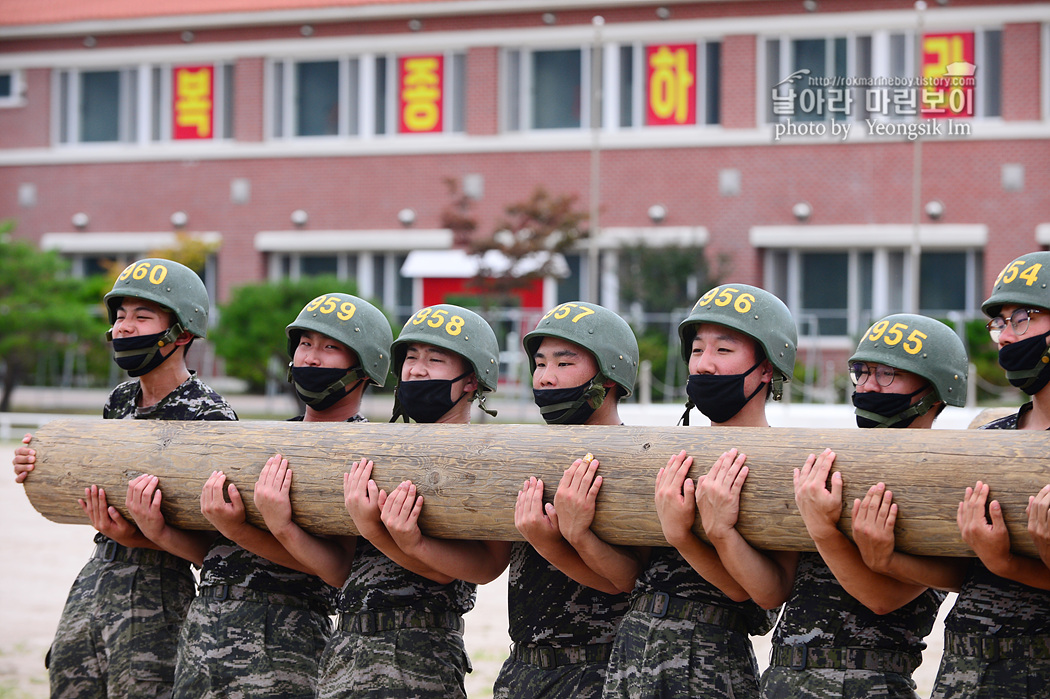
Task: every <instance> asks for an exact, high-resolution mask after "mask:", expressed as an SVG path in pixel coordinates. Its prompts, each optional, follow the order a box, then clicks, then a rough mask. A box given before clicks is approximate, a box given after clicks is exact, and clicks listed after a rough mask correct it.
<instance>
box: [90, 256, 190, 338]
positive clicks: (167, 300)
mask: <svg viewBox="0 0 1050 699" xmlns="http://www.w3.org/2000/svg"><path fill="white" fill-rule="evenodd" d="M124 297H130V298H135V299H145V300H147V301H153V302H154V303H157V304H160V305H161V306H164V307H165V308H168V309H170V310H171V312H172V314H174V316H175V320H176V322H178V324H179V325H181V326H182V329H183V330H188V331H189V332H190V333H191V334H192V335H195V336H196V337H207V335H208V308H209V302H208V290H207V289H206V288H204V282H203V281H201V278H200V277H199V276H197V273H196V272H194V271H193V270H192V269H190V268H189V267H187V266H185V265H182V264H179V263H178V262H174V261H172V260H164V259H161V258H156V257H150V258H147V259H145V260H138V261H136V262H132V263H131V264H130V265H128V266H127V267H125V268H124V271H123V272H121V273H120V276H118V277H117V281H115V282H114V283H113V290H112V291H110V292H109V293H108V294H106V295H105V296H104V297H103V300H104V301H105V303H106V307H107V308H109V322H110V325H112V324H113V323H115V322H116V320H117V309H118V308H120V300H121V299H122V298H124ZM176 335H177V333H176Z"/></svg>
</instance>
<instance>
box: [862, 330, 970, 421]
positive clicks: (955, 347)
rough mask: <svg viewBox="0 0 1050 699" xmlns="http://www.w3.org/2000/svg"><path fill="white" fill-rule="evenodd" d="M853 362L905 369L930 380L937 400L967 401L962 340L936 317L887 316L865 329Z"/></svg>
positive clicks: (965, 359)
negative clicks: (935, 318)
mask: <svg viewBox="0 0 1050 699" xmlns="http://www.w3.org/2000/svg"><path fill="white" fill-rule="evenodd" d="M849 361H850V363H853V362H871V363H874V364H883V365H885V366H889V367H893V368H894V369H900V370H902V371H908V372H911V373H912V374H915V375H917V376H921V377H922V378H924V379H926V380H927V381H929V382H930V383H931V384H932V385H933V388H934V390H935V391H936V392H937V396H938V398H939V400H942V401H944V402H945V403H947V404H948V405H954V406H956V407H962V406H964V405H966V383H967V378H968V375H969V368H970V367H969V360H968V359H967V357H966V348H965V347H964V346H963V342H962V340H961V339H960V338H959V336H958V335H957V334H956V333H955V331H954V330H952V329H951V328H949V327H948V326H947V325H945V324H944V323H942V322H940V321H939V320H934V319H933V318H927V317H926V316H920V315H915V314H912V313H897V314H895V315H891V316H886V317H885V318H883V319H882V320H879V321H878V322H876V323H874V324H872V326H871V327H870V328H868V329H867V330H866V331H865V332H864V336H863V337H862V338H861V340H860V344H858V345H857V350H856V351H855V352H854V353H853V356H852V357H850V358H849Z"/></svg>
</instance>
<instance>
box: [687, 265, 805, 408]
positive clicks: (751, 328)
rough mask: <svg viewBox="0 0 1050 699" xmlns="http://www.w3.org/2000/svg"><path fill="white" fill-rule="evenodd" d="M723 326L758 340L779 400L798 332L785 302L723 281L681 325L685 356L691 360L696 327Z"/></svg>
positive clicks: (792, 361) (792, 364)
mask: <svg viewBox="0 0 1050 699" xmlns="http://www.w3.org/2000/svg"><path fill="white" fill-rule="evenodd" d="M701 323H714V324H715V325H723V326H725V327H727V328H731V329H733V330H736V331H738V332H741V333H743V334H745V335H747V336H749V337H751V338H752V339H754V340H755V342H757V343H758V344H759V345H760V346H761V347H762V351H763V352H765V354H766V359H768V360H769V361H770V363H771V364H772V365H773V369H774V372H773V383H772V392H773V398H774V399H777V400H779V398H780V393H781V391H782V390H783V386H782V384H783V382H784V381H790V380H791V375H792V374H793V373H794V371H795V352H796V349H797V347H798V331H797V330H796V328H795V320H794V319H793V318H792V317H791V311H789V310H788V307H787V306H785V305H784V302H783V301H781V300H780V299H778V298H777V297H776V296H774V295H773V294H771V293H769V292H768V291H766V290H765V289H759V288H758V287H756V286H750V285H749V284H721V285H719V286H716V287H715V288H713V289H711V290H710V291H708V292H707V293H706V294H704V295H703V296H701V297H700V300H699V301H697V302H696V305H695V306H693V310H692V311H690V313H689V315H688V317H686V319H685V320H683V321H682V322H681V323H679V325H678V336H679V338H681V341H682V359H684V360H685V361H687V362H688V361H689V355H690V353H691V352H692V351H693V338H694V337H696V326H697V325H700V324H701Z"/></svg>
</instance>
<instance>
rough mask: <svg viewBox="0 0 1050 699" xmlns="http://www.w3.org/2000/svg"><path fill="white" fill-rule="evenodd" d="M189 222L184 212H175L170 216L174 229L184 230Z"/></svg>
mask: <svg viewBox="0 0 1050 699" xmlns="http://www.w3.org/2000/svg"><path fill="white" fill-rule="evenodd" d="M189 222H190V217H189V216H188V215H187V214H186V212H185V211H176V212H175V213H173V214H172V215H171V225H173V226H175V228H185V227H186V224H187V223H189Z"/></svg>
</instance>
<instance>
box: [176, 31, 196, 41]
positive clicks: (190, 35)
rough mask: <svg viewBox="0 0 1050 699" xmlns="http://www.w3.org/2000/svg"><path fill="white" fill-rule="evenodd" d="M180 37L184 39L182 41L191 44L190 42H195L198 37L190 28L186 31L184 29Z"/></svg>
mask: <svg viewBox="0 0 1050 699" xmlns="http://www.w3.org/2000/svg"><path fill="white" fill-rule="evenodd" d="M179 38H180V39H182V43H184V44H190V43H193V40H194V39H196V38H197V37H196V36H194V34H193V32H191V31H190V30H189V29H187V30H186V31H184V32H183V33H182V34H180V35H179Z"/></svg>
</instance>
